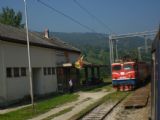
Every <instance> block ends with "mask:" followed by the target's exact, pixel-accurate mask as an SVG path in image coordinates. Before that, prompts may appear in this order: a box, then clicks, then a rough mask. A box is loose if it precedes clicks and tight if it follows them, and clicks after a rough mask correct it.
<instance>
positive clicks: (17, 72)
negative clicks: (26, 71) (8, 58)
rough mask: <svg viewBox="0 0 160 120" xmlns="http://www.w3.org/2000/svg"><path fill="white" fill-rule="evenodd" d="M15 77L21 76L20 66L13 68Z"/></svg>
mask: <svg viewBox="0 0 160 120" xmlns="http://www.w3.org/2000/svg"><path fill="white" fill-rule="evenodd" d="M13 73H14V77H19V76H20V74H19V68H13Z"/></svg>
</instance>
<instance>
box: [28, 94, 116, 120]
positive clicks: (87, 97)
mask: <svg viewBox="0 0 160 120" xmlns="http://www.w3.org/2000/svg"><path fill="white" fill-rule="evenodd" d="M112 92H113V91H112ZM109 93H111V92H106V91H98V92H78V93H76V94H79V95H80V97H79V99H78V100H77V101H75V102H71V103H67V104H65V105H63V106H59V107H57V108H54V109H52V110H50V111H49V112H47V113H44V114H42V115H39V116H38V117H36V118H33V119H31V120H43V119H44V118H47V117H49V116H51V115H53V114H56V113H58V112H60V111H62V110H64V109H66V108H69V107H73V108H72V110H71V111H69V112H67V113H65V114H62V115H60V116H57V117H55V118H53V120H64V118H65V120H67V119H69V118H70V117H72V116H73V115H74V114H77V113H79V112H80V111H81V110H82V109H84V108H86V107H87V106H88V105H90V104H92V103H94V102H96V101H97V100H99V99H100V98H102V97H103V96H105V95H107V94H109Z"/></svg>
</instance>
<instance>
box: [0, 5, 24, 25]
mask: <svg viewBox="0 0 160 120" xmlns="http://www.w3.org/2000/svg"><path fill="white" fill-rule="evenodd" d="M0 23H3V24H7V25H11V26H14V27H24V24H22V13H21V12H20V11H18V12H17V13H16V12H15V11H14V10H13V9H11V8H8V7H6V8H2V12H1V13H0Z"/></svg>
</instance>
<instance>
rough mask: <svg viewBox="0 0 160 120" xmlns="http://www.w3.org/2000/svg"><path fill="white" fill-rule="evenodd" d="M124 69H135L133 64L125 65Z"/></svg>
mask: <svg viewBox="0 0 160 120" xmlns="http://www.w3.org/2000/svg"><path fill="white" fill-rule="evenodd" d="M123 68H124V70H132V69H133V66H132V65H131V64H125V65H124V66H123Z"/></svg>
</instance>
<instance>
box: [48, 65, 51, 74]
mask: <svg viewBox="0 0 160 120" xmlns="http://www.w3.org/2000/svg"><path fill="white" fill-rule="evenodd" d="M48 75H51V68H50V67H48Z"/></svg>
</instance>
